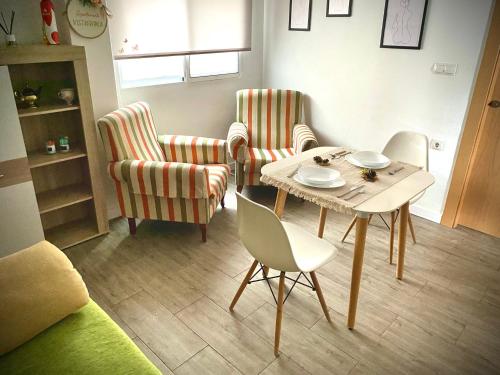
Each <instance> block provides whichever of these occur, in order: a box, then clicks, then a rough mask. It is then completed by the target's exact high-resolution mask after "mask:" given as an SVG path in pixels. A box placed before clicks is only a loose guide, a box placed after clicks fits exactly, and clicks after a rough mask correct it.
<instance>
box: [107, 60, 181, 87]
mask: <svg viewBox="0 0 500 375" xmlns="http://www.w3.org/2000/svg"><path fill="white" fill-rule="evenodd" d="M116 64H117V68H118V76H119V78H120V86H121V87H122V88H130V87H141V86H153V85H162V84H166V83H175V82H182V81H184V64H185V58H184V56H168V57H150V58H143V59H127V60H117V61H116Z"/></svg>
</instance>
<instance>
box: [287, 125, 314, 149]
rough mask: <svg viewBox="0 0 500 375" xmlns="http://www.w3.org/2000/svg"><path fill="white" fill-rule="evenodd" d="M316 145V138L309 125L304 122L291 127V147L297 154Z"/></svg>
mask: <svg viewBox="0 0 500 375" xmlns="http://www.w3.org/2000/svg"><path fill="white" fill-rule="evenodd" d="M318 146H319V144H318V140H317V139H316V137H315V136H314V133H313V132H312V130H311V128H310V127H309V126H307V125H305V124H297V125H295V127H294V128H293V149H294V150H295V153H298V154H299V153H301V152H303V151H307V150H309V149H311V148H314V147H318Z"/></svg>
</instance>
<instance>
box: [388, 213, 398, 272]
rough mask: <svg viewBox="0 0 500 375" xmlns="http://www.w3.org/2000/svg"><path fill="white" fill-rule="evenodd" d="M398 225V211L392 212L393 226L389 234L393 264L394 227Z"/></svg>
mask: <svg viewBox="0 0 500 375" xmlns="http://www.w3.org/2000/svg"><path fill="white" fill-rule="evenodd" d="M395 225H396V212H395V211H392V212H391V228H390V235H389V264H392V259H393V257H394V227H395Z"/></svg>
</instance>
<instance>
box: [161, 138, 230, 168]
mask: <svg viewBox="0 0 500 375" xmlns="http://www.w3.org/2000/svg"><path fill="white" fill-rule="evenodd" d="M158 141H159V142H160V145H161V147H162V148H163V151H164V152H165V156H166V157H167V160H168V161H171V162H178V163H193V164H227V146H226V141H224V140H222V139H214V138H206V137H191V136H182V135H161V136H159V137H158Z"/></svg>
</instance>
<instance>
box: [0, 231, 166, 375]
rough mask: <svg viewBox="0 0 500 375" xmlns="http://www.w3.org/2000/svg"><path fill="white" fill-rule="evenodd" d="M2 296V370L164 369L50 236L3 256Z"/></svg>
mask: <svg viewBox="0 0 500 375" xmlns="http://www.w3.org/2000/svg"><path fill="white" fill-rule="evenodd" d="M0 300H1V301H2V303H0V374H6V375H7V374H9V375H21V374H22V375H28V374H29V375H38V374H40V375H45V374H47V375H49V374H50V375H55V374H75V375H78V374H93V375H99V374H116V375H121V374H143V375H149V374H151V375H153V374H155V375H158V374H160V371H159V370H158V369H157V368H156V367H155V366H154V365H153V364H152V363H151V362H150V361H149V360H148V359H147V358H146V357H145V356H144V354H143V353H142V352H141V351H140V349H139V348H138V347H137V346H136V345H135V344H134V343H133V342H132V340H130V338H129V337H128V336H127V335H126V334H125V332H123V331H122V329H121V328H120V327H118V325H117V324H116V323H115V322H113V320H111V318H110V317H109V316H108V315H107V314H106V313H105V312H104V311H103V310H102V309H101V308H100V307H99V306H98V305H97V304H96V303H95V302H94V301H92V300H91V299H90V298H89V296H88V292H87V288H86V286H85V283H84V282H83V280H82V279H81V277H80V275H79V274H78V272H77V271H76V270H75V269H74V268H73V266H72V264H71V262H70V261H69V259H68V258H67V257H66V256H65V255H64V253H62V252H61V251H60V250H59V249H57V248H56V247H55V246H54V245H52V244H50V243H49V242H47V241H42V242H40V243H38V244H35V245H34V246H32V247H30V248H27V249H25V250H22V251H20V252H17V253H14V254H11V255H9V256H6V257H4V258H0Z"/></svg>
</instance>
